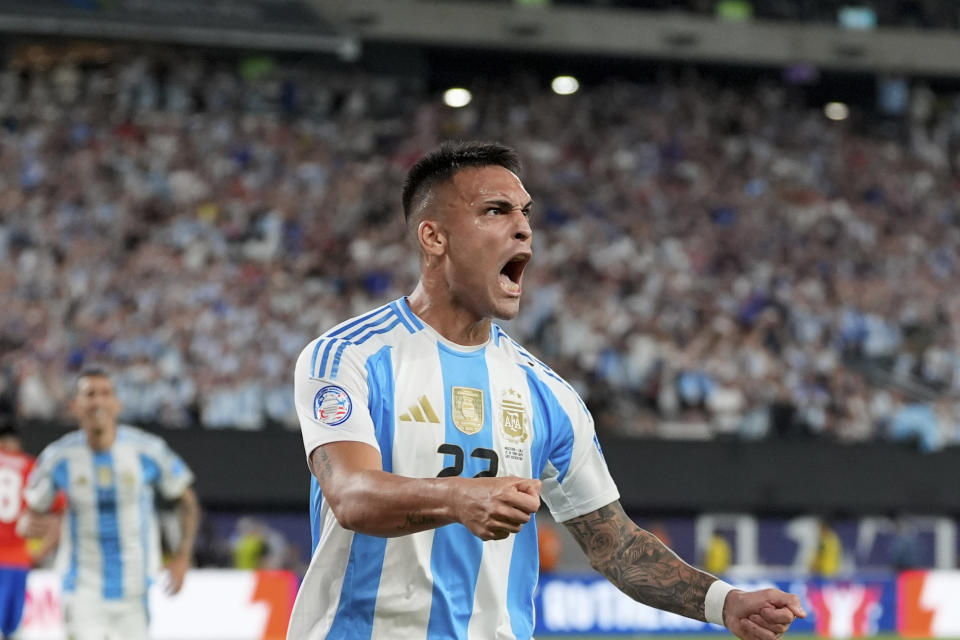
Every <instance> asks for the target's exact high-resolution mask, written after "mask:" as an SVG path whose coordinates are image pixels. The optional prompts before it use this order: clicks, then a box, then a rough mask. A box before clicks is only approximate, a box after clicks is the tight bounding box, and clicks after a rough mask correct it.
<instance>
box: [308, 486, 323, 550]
mask: <svg viewBox="0 0 960 640" xmlns="http://www.w3.org/2000/svg"><path fill="white" fill-rule="evenodd" d="M322 506H323V492H322V491H320V483H319V482H317V477H316V476H314V475H312V474H311V476H310V555H311V556H313V552H314V551H316V550H317V545H318V544H320V532H321V531H323V522H322V521H321V520H320V514H321V513H322V511H321V507H322Z"/></svg>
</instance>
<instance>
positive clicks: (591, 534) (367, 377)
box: [288, 143, 804, 640]
mask: <svg viewBox="0 0 960 640" xmlns="http://www.w3.org/2000/svg"><path fill="white" fill-rule="evenodd" d="M518 169H519V161H518V159H517V156H516V154H515V153H514V152H513V151H512V150H511V149H509V148H506V147H503V146H500V145H493V144H479V143H461V144H452V145H444V146H442V147H441V148H440V149H438V150H437V151H435V152H433V153H431V154H428V155H427V156H426V157H424V158H423V159H422V160H420V162H418V163H417V164H416V165H415V166H414V167H413V168H412V169H411V170H410V172H409V174H408V176H407V182H406V185H405V187H404V192H403V208H404V213H405V216H406V218H407V222H408V227H409V228H410V230H411V235H412V236H414V237H415V239H416V242H417V245H418V247H419V253H420V274H421V278H420V282H419V283H418V285H417V287H416V289H415V290H414V291H413V293H411V294H410V296H409V297H405V298H400V299H398V300H395V301H394V302H391V303H389V304H387V305H384V306H383V307H380V308H379V309H375V310H373V311H372V312H370V313H368V314H365V315H362V316H359V317H357V318H354V319H352V320H349V321H347V322H344V323H343V324H341V325H338V326H337V327H334V328H333V329H331V330H330V331H328V332H327V333H325V334H324V335H323V336H321V337H320V338H318V339H317V340H315V341H313V342H312V343H310V344H309V345H307V348H306V349H304V351H303V353H302V354H301V356H300V358H299V359H298V362H297V368H296V373H295V395H296V404H297V411H298V414H299V417H300V423H301V430H302V435H303V440H304V446H305V450H306V454H307V458H308V463H309V465H310V468H311V470H312V472H313V474H314V485H313V494H312V497H311V518H312V523H311V524H312V528H313V531H314V554H313V558H312V560H311V563H310V567H309V569H308V571H307V573H306V576H305V577H304V580H303V583H302V585H301V589H300V592H299V594H298V596H297V600H296V604H295V605H294V611H293V614H292V617H291V623H290V630H289V634H288V638H289V639H290V640H320V639H321V638H330V639H333V640H340V639H344V638H350V639H352V638H364V639H366V638H391V639H392V638H404V639H406V640H416V639H421V638H429V639H431V640H432V639H434V638H452V639H457V640H466V639H468V638H469V639H477V640H490V639H491V638H505V639H506V638H510V639H513V638H516V639H523V640H527V639H529V638H530V637H531V635H532V631H533V623H534V621H533V617H534V612H533V592H534V589H535V587H536V580H537V552H536V545H537V540H536V538H537V536H536V525H535V522H534V518H533V514H534V513H535V512H536V511H537V508H538V507H539V506H540V498H541V497H542V498H543V500H544V502H546V504H547V506H548V507H549V508H550V509H551V512H552V514H553V515H554V517H555V518H556V520H557V521H558V522H563V523H564V524H565V525H566V526H567V528H568V529H569V530H570V531H571V532H572V533H573V535H574V536H575V538H576V539H577V541H578V542H579V543H580V545H581V546H582V547H583V549H584V551H585V552H586V554H587V555H588V556H589V558H590V561H591V564H592V565H593V566H594V567H595V568H596V569H597V570H598V571H600V572H601V573H603V574H604V575H605V576H607V578H609V579H610V580H611V581H612V582H613V583H614V584H615V585H616V586H617V587H619V588H620V589H621V590H623V591H624V592H626V593H627V594H628V595H630V596H632V597H634V598H635V599H637V600H639V601H641V602H644V603H647V604H650V605H652V606H655V607H659V608H662V609H667V610H670V611H674V612H676V613H680V614H682V615H685V616H689V617H692V618H698V619H700V620H704V619H707V620H711V621H715V622H721V621H722V623H724V624H726V625H727V627H728V628H729V629H730V630H731V631H732V632H734V633H735V634H736V635H737V636H740V637H745V638H746V637H749V638H754V639H757V640H773V639H774V638H775V637H777V636H779V635H780V634H782V633H783V632H785V631H786V629H787V628H788V627H789V625H790V623H791V622H792V621H793V619H794V617H795V616H797V615H804V612H803V610H802V608H801V606H800V602H799V599H798V598H797V597H796V596H793V595H790V594H787V593H784V592H782V591H779V590H776V589H767V590H763V591H757V592H743V591H739V590H734V589H732V587H730V586H729V585H726V584H725V583H723V582H721V581H718V580H716V579H715V578H714V577H713V576H711V575H709V574H706V573H704V572H702V571H699V570H697V569H695V568H693V567H691V566H689V565H687V564H686V563H684V562H683V561H682V560H680V559H679V558H678V557H677V556H676V555H675V554H674V553H673V552H671V551H670V550H669V549H667V548H666V547H665V546H664V545H663V544H662V543H660V541H659V540H657V538H656V537H655V536H653V535H651V534H650V533H648V532H646V531H644V530H642V529H640V528H638V527H637V526H636V525H635V524H634V523H633V522H632V521H631V520H630V519H629V518H628V517H627V516H626V514H625V513H624V511H623V509H622V508H621V506H620V503H619V493H618V491H617V488H616V486H615V484H614V482H613V480H612V479H611V478H610V475H609V472H608V470H607V467H606V464H605V463H604V460H603V456H602V454H601V452H600V447H599V443H598V442H597V439H596V436H595V434H594V428H593V420H592V418H591V416H590V414H589V412H588V411H587V409H586V407H585V406H584V404H583V402H582V401H581V400H580V398H579V396H578V395H577V393H576V392H575V391H574V390H573V389H572V388H571V387H570V386H569V385H568V384H567V383H566V382H564V381H563V380H562V379H561V378H560V377H559V376H557V375H556V374H555V373H554V372H553V371H552V370H550V368H549V367H547V366H546V365H544V364H543V363H541V362H539V361H538V360H537V359H536V358H534V357H533V356H532V355H531V354H530V353H528V352H527V351H526V350H524V349H523V348H522V347H521V346H520V345H518V344H517V343H515V342H513V341H512V340H511V339H510V338H509V336H507V335H506V333H505V332H504V331H503V330H502V329H501V328H500V327H499V326H498V325H496V324H494V323H493V322H492V321H491V318H494V317H496V318H505V319H509V318H513V317H514V316H515V315H516V314H517V312H518V311H519V304H520V295H521V291H522V278H523V272H524V269H525V266H526V265H527V263H528V262H529V260H530V259H531V257H532V235H533V232H532V229H531V227H530V221H529V216H530V210H531V206H532V202H531V199H530V196H529V194H528V193H527V191H526V190H525V189H524V187H523V185H522V183H521V182H520V179H519V178H518V177H517V172H518Z"/></svg>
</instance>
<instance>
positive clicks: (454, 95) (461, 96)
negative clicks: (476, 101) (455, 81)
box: [443, 87, 473, 109]
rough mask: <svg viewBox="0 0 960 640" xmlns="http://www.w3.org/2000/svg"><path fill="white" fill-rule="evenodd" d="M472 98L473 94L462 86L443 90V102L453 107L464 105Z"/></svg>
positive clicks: (457, 107)
mask: <svg viewBox="0 0 960 640" xmlns="http://www.w3.org/2000/svg"><path fill="white" fill-rule="evenodd" d="M471 100H473V94H471V93H470V92H469V91H467V90H466V89H464V88H463V87H451V88H449V89H447V90H446V91H444V92H443V104H445V105H447V106H448V107H453V108H454V109H459V108H460V107H465V106H467V105H468V104H470V101H471Z"/></svg>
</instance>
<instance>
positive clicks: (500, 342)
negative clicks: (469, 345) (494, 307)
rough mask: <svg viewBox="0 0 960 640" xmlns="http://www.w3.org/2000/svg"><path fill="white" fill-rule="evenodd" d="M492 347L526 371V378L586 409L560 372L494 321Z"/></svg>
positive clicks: (562, 399)
mask: <svg viewBox="0 0 960 640" xmlns="http://www.w3.org/2000/svg"><path fill="white" fill-rule="evenodd" d="M491 333H492V340H493V344H494V347H495V348H497V349H499V350H500V352H501V353H503V354H504V355H505V356H506V357H507V358H509V359H511V360H512V361H513V362H514V364H516V365H517V366H519V367H520V368H522V369H524V370H525V371H526V372H527V376H528V378H530V379H531V380H532V382H533V383H534V384H536V385H537V386H541V387H545V388H547V389H549V391H550V393H551V394H552V395H553V396H555V397H556V398H557V399H558V400H560V401H570V402H575V403H576V404H578V405H580V406H581V408H583V409H584V410H586V407H585V406H584V405H583V400H581V399H580V394H579V393H577V391H576V389H574V388H573V385H571V384H570V383H569V382H567V381H566V380H564V379H563V377H562V376H560V374H558V373H557V372H556V371H554V370H553V369H551V368H550V366H549V365H547V364H546V363H545V362H543V361H542V360H540V359H539V358H537V357H536V356H535V355H533V353H531V352H530V351H529V350H528V349H527V348H525V347H524V346H523V345H521V344H520V343H519V342H517V341H516V340H514V339H513V338H511V337H510V336H509V335H508V334H507V332H506V331H504V330H503V327H501V326H500V325H498V324H496V323H494V325H493V327H492V328H491Z"/></svg>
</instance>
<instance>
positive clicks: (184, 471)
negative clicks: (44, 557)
mask: <svg viewBox="0 0 960 640" xmlns="http://www.w3.org/2000/svg"><path fill="white" fill-rule="evenodd" d="M71 411H72V413H73V415H74V417H75V418H76V419H77V421H78V422H79V423H80V430H79V431H74V432H72V433H68V434H67V435H65V436H63V437H62V438H60V439H59V440H57V441H55V442H53V443H52V444H50V445H48V446H47V447H46V448H45V449H44V450H43V451H42V452H41V453H40V456H39V457H38V458H37V464H36V467H34V470H33V472H32V473H31V474H30V477H29V480H28V483H27V489H26V492H25V496H26V500H27V506H28V507H29V508H30V512H29V513H28V514H27V518H26V520H27V524H25V525H24V527H25V528H27V527H29V526H30V524H31V523H30V520H31V519H32V518H33V517H34V515H35V513H43V512H46V511H47V510H48V509H49V508H50V505H51V504H52V503H53V500H54V497H55V496H56V495H57V493H58V492H59V491H62V492H63V493H64V494H65V495H66V502H67V505H66V515H65V517H64V521H63V525H62V535H61V537H62V542H61V544H60V549H59V554H60V558H59V562H58V565H59V566H61V567H64V568H65V572H64V574H63V592H64V624H65V626H66V629H67V636H68V637H69V638H71V639H72V640H146V638H147V620H148V616H147V589H148V587H149V585H150V583H151V581H152V580H153V578H154V576H155V574H156V571H157V569H158V568H159V564H160V534H159V529H158V526H157V517H156V511H155V507H154V495H155V493H157V492H158V493H159V494H160V495H161V496H163V497H164V498H165V499H167V500H171V501H173V500H176V501H179V506H180V523H181V528H182V536H181V543H180V547H179V549H177V551H176V552H175V553H174V555H173V557H172V559H171V560H170V561H169V563H168V565H167V568H168V570H169V576H170V583H169V587H168V588H169V590H170V591H171V592H172V593H176V592H177V591H179V590H180V587H181V586H182V585H183V579H184V575H185V574H186V572H187V568H188V567H189V564H190V557H191V555H192V553H193V542H194V538H195V535H196V530H197V520H198V507H197V498H196V495H195V494H194V492H193V489H192V488H191V487H190V485H191V484H192V482H193V474H192V473H191V472H190V469H188V468H187V466H186V464H184V462H183V460H182V459H181V458H180V457H179V456H178V455H177V454H175V453H174V452H173V451H171V450H170V448H169V447H168V446H167V444H166V443H165V442H164V441H163V440H162V439H161V438H160V437H158V436H155V435H152V434H149V433H147V432H145V431H141V430H140V429H136V428H134V427H129V426H124V425H117V422H116V419H117V416H118V415H119V413H120V401H119V400H118V399H117V396H116V395H115V394H114V388H113V382H112V381H111V380H110V378H109V376H108V375H107V374H106V372H104V371H102V370H99V369H90V370H86V371H84V372H82V373H81V374H80V376H79V377H78V379H77V382H76V387H75V389H74V397H73V401H72V403H71Z"/></svg>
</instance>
